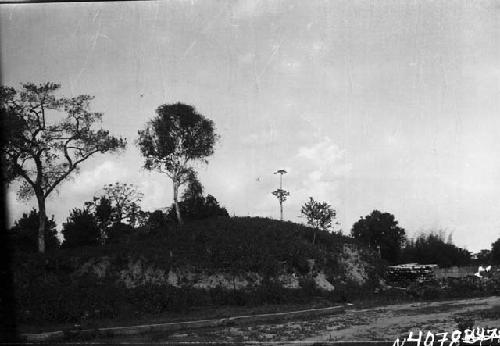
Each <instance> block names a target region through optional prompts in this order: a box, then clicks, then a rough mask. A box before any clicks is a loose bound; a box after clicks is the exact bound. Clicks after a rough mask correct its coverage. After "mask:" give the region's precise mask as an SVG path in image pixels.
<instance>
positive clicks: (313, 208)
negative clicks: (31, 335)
mask: <svg viewBox="0 0 500 346" xmlns="http://www.w3.org/2000/svg"><path fill="white" fill-rule="evenodd" d="M301 211H302V214H304V216H305V217H306V218H307V224H308V225H311V226H312V227H313V228H314V236H313V244H315V242H316V233H317V230H322V231H327V230H328V229H329V228H330V227H331V226H332V222H333V221H334V220H335V217H336V216H337V212H336V211H335V209H333V208H332V207H331V206H330V205H329V204H328V203H326V202H317V201H315V200H314V199H313V198H312V197H309V202H306V203H305V204H304V205H303V206H302V210H301Z"/></svg>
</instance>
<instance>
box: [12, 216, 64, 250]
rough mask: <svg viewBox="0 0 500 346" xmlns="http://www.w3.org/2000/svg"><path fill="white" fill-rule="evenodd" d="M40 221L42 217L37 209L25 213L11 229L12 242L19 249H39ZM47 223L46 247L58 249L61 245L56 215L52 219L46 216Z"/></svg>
mask: <svg viewBox="0 0 500 346" xmlns="http://www.w3.org/2000/svg"><path fill="white" fill-rule="evenodd" d="M39 222H40V218H39V215H38V212H37V211H36V210H35V209H32V210H31V211H30V213H29V214H26V213H24V214H23V216H22V217H21V218H20V219H19V220H17V221H16V223H15V224H14V227H12V228H11V230H10V234H11V239H12V242H13V243H14V246H15V247H16V248H17V249H20V250H21V251H25V252H36V251H37V248H38V246H37V243H38V226H39ZM45 225H46V227H45V241H46V248H47V249H48V250H52V249H56V248H57V247H59V239H58V238H57V230H56V222H55V221H54V216H52V218H51V219H49V218H48V217H45Z"/></svg>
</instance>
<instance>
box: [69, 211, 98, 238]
mask: <svg viewBox="0 0 500 346" xmlns="http://www.w3.org/2000/svg"><path fill="white" fill-rule="evenodd" d="M62 233H63V235H64V242H63V244H62V245H63V247H79V246H92V245H97V244H99V242H100V239H101V232H100V230H99V226H98V224H97V220H96V218H95V215H93V214H92V213H91V212H90V211H89V210H88V209H83V210H82V209H73V211H72V212H71V214H70V216H69V217H68V218H67V220H66V222H65V223H64V224H63V230H62Z"/></svg>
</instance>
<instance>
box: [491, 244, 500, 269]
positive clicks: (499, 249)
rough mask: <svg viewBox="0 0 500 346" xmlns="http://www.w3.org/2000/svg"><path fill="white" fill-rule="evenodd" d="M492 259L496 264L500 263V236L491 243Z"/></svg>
mask: <svg viewBox="0 0 500 346" xmlns="http://www.w3.org/2000/svg"><path fill="white" fill-rule="evenodd" d="M490 256H491V257H490V258H491V261H492V262H493V263H494V264H500V238H498V239H497V240H496V241H495V242H494V243H493V244H491V255H490Z"/></svg>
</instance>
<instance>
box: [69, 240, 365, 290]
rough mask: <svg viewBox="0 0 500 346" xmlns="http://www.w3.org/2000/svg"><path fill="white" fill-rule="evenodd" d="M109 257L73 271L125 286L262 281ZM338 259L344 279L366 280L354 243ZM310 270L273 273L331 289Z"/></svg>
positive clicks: (286, 283) (292, 284) (238, 285)
mask: <svg viewBox="0 0 500 346" xmlns="http://www.w3.org/2000/svg"><path fill="white" fill-rule="evenodd" d="M112 262H113V261H112V259H111V258H110V257H107V256H105V257H101V258H93V259H91V260H89V261H87V262H85V263H84V264H83V265H81V266H80V268H79V269H78V270H77V271H75V274H74V275H77V276H82V275H86V274H94V275H95V276H96V277H97V278H99V279H113V280H116V281H117V282H121V283H123V284H124V285H125V286H126V287H127V288H133V287H137V286H142V285H147V284H153V285H171V286H174V287H177V288H181V287H192V288H199V289H211V288H217V287H219V288H224V289H231V290H232V289H236V290H240V289H246V288H252V287H258V286H260V285H261V283H262V276H261V275H260V274H258V273H252V272H246V273H238V274H234V273H227V272H210V273H209V272H207V271H203V270H196V268H192V267H187V266H186V267H180V268H162V267H159V266H156V265H155V264H154V263H151V262H150V261H148V260H147V259H146V258H139V259H135V260H129V262H128V263H126V264H121V265H117V264H112ZM339 263H340V264H341V265H342V267H343V268H344V270H345V279H346V280H351V281H352V282H355V283H357V284H360V285H363V284H364V283H366V281H367V280H368V274H367V268H368V264H367V263H366V262H364V261H363V260H362V259H361V256H360V253H359V251H358V249H357V248H356V247H354V246H347V245H346V246H345V247H344V249H343V253H342V256H341V258H340V260H339ZM310 267H311V268H310V269H311V270H310V272H309V273H308V274H305V275H304V276H300V275H298V274H296V273H282V274H280V275H278V276H277V277H276V280H277V281H278V282H280V283H281V285H282V286H283V287H284V288H290V289H298V288H300V287H301V286H300V280H301V279H303V278H306V277H308V278H310V279H313V280H314V281H315V283H316V287H317V288H319V289H322V290H325V291H333V290H334V289H335V287H334V285H335V282H330V281H329V280H328V279H327V277H326V275H325V273H324V272H323V271H321V270H319V268H318V269H315V270H312V268H313V267H314V262H312V261H311V263H310Z"/></svg>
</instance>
